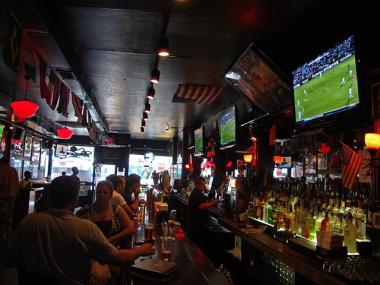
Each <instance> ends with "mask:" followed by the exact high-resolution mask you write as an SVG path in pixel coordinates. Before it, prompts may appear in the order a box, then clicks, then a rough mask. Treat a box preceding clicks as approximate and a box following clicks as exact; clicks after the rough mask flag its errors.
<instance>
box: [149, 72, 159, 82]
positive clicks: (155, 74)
mask: <svg viewBox="0 0 380 285" xmlns="http://www.w3.org/2000/svg"><path fill="white" fill-rule="evenodd" d="M150 82H152V83H159V82H160V71H159V70H158V69H157V68H155V69H153V70H152V76H151V78H150Z"/></svg>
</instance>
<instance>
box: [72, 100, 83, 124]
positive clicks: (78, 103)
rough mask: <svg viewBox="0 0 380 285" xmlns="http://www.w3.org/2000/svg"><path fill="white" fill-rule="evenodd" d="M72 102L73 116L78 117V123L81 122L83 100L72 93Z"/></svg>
mask: <svg viewBox="0 0 380 285" xmlns="http://www.w3.org/2000/svg"><path fill="white" fill-rule="evenodd" d="M72 101H73V107H74V112H75V116H76V117H78V122H79V121H82V109H83V100H82V99H80V98H79V97H78V96H77V95H75V94H74V93H72Z"/></svg>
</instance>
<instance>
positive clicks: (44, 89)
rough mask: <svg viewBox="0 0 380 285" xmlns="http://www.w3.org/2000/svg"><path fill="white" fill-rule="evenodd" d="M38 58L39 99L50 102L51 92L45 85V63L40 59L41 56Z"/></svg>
mask: <svg viewBox="0 0 380 285" xmlns="http://www.w3.org/2000/svg"><path fill="white" fill-rule="evenodd" d="M39 58H40V93H41V98H42V99H45V100H46V102H50V101H51V93H52V92H51V91H50V90H49V88H48V86H47V84H46V72H47V63H46V61H45V60H44V59H43V58H42V56H41V55H40V56H39Z"/></svg>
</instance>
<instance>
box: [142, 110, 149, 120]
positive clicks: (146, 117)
mask: <svg viewBox="0 0 380 285" xmlns="http://www.w3.org/2000/svg"><path fill="white" fill-rule="evenodd" d="M143 120H144V121H146V120H148V113H145V112H144V114H143Z"/></svg>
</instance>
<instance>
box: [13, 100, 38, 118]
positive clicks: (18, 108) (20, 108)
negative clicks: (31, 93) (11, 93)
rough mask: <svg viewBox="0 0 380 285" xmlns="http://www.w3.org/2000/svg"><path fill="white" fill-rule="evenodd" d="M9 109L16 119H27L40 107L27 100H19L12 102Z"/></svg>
mask: <svg viewBox="0 0 380 285" xmlns="http://www.w3.org/2000/svg"><path fill="white" fill-rule="evenodd" d="M11 107H12V110H13V113H15V114H16V116H17V117H19V118H24V119H27V118H31V117H33V116H34V115H35V114H36V112H37V110H38V108H39V107H40V106H38V105H37V104H36V103H33V102H31V101H28V100H19V101H13V102H12V103H11Z"/></svg>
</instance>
